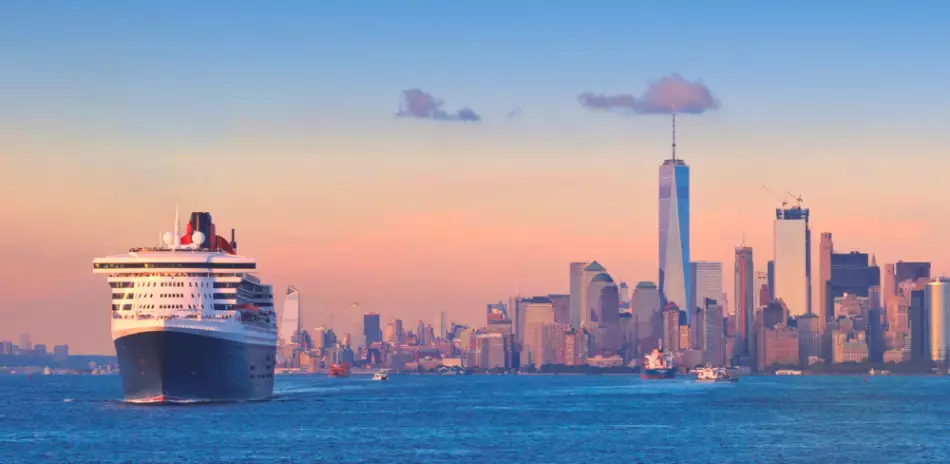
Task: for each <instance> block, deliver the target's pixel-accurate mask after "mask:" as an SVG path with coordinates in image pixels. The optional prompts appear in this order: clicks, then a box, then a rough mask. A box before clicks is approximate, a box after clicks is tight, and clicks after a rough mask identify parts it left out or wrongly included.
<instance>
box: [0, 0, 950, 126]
mask: <svg viewBox="0 0 950 464" xmlns="http://www.w3.org/2000/svg"><path fill="white" fill-rule="evenodd" d="M510 3H516V4H515V5H511V4H509V2H479V3H477V4H470V5H462V4H460V3H457V2H284V3H277V4H275V3H266V4H265V3H257V4H251V3H243V4H239V3H238V2H215V1H208V2H194V3H190V2H179V3H176V2H136V3H135V4H120V3H119V2H61V3H56V4H50V3H44V2H31V1H24V2H15V1H14V2H5V3H4V4H3V5H0V44H2V48H0V58H2V59H3V61H4V62H5V63H6V64H7V66H6V68H7V72H5V73H3V74H2V75H0V89H3V90H5V91H4V92H3V94H4V95H3V96H0V102H2V103H3V106H5V107H6V108H4V109H0V115H2V116H4V117H10V115H11V113H14V114H19V115H28V116H32V117H39V116H38V115H37V114H36V113H37V112H40V111H43V110H44V109H45V110H54V111H55V112H56V113H57V116H56V118H57V119H60V120H62V122H63V123H73V122H74V121H71V120H70V117H76V118H80V115H83V116H82V117H81V118H82V119H87V120H89V121H90V122H94V121H97V120H98V119H99V118H102V121H103V122H104V123H107V124H113V123H121V124H133V125H134V124H142V125H145V126H146V127H149V126H150V125H151V124H150V123H152V122H154V123H166V124H168V123H170V124H175V121H176V120H179V121H181V126H182V127H178V129H179V130H181V131H182V132H183V134H187V133H188V131H187V129H188V128H194V127H195V125H196V124H197V125H198V126H203V125H209V126H214V124H216V123H218V124H225V123H226V122H227V121H228V120H229V118H230V119H233V118H239V117H242V116H243V117H252V116H253V115H256V117H259V118H261V119H268V118H277V119H279V118H283V117H290V118H293V117H299V116H300V115H301V114H303V115H308V116H312V117H314V116H315V117H319V118H321V119H326V120H330V121H337V122H339V121H343V120H345V121H348V122H358V121H360V120H364V121H366V120H373V119H375V118H380V117H386V116H390V115H391V113H392V112H393V111H394V110H395V106H396V104H397V103H398V101H399V92H400V91H401V90H403V89H405V88H413V87H418V88H422V89H424V90H426V91H428V92H431V93H433V94H435V95H436V96H439V97H441V98H443V99H445V100H446V102H447V105H448V106H455V105H459V106H461V105H467V106H471V107H472V108H474V109H475V110H476V111H478V112H480V113H483V114H484V117H485V118H486V119H487V120H489V121H491V120H493V119H503V117H504V115H505V114H507V112H508V111H509V110H510V109H511V108H513V107H515V106H518V107H521V108H522V109H523V111H524V114H525V116H526V117H527V116H528V115H534V117H536V118H540V117H543V116H539V115H544V114H546V113H548V114H550V112H551V111H556V112H557V117H563V118H567V117H570V118H572V119H574V118H576V119H578V120H584V119H585V118H586V116H585V115H584V114H583V113H584V112H583V111H582V110H581V109H580V108H579V107H577V105H576V104H575V103H576V100H575V98H576V95H577V94H578V93H580V92H583V91H595V92H620V91H625V92H631V93H634V94H638V93H639V92H642V90H643V89H644V88H645V86H646V84H647V83H648V82H649V81H650V80H654V79H657V78H659V77H660V76H662V75H666V74H668V73H671V72H679V73H681V74H683V75H684V76H686V77H687V78H690V79H702V80H703V81H704V82H705V83H707V84H708V85H709V86H710V87H711V88H712V90H713V92H714V93H715V94H716V95H717V96H719V97H720V98H721V99H722V100H723V102H724V106H723V110H724V111H728V112H731V113H739V114H744V115H749V116H750V117H759V116H761V115H766V114H767V115H769V116H770V117H771V118H775V119H777V120H778V121H779V122H783V121H785V120H786V119H790V120H794V119H799V118H807V119H813V120H814V119H817V120H824V121H830V120H833V119H836V118H837V117H839V116H838V115H842V114H843V115H846V116H851V117H861V116H862V115H866V114H867V113H868V112H884V113H892V112H900V111H915V112H918V114H921V115H923V116H929V117H940V118H944V119H943V120H944V121H946V119H945V118H946V116H944V115H943V114H942V113H943V111H942V110H943V108H944V105H933V104H932V102H933V101H934V100H942V101H944V102H946V101H948V100H950V93H948V91H947V89H946V86H945V85H944V83H945V82H946V81H947V80H948V78H950V62H948V60H947V59H946V57H947V56H948V53H947V52H948V45H947V44H948V43H950V27H948V26H950V19H948V18H950V14H948V13H950V7H948V6H946V4H944V3H940V2H917V3H914V4H913V7H912V8H906V7H905V8H901V7H900V6H899V5H897V4H894V3H889V2H856V1H852V2H797V4H796V5H794V6H792V5H791V4H786V5H771V4H769V5H766V4H765V3H766V2H728V3H727V4H720V3H713V2H677V3H675V4H670V5H669V6H667V4H663V5H661V4H659V3H647V2H599V3H598V4H597V5H598V6H596V7H593V6H580V4H579V3H578V2H540V1H534V2H510ZM133 109H134V110H136V111H134V114H133V115H132V117H131V118H130V117H129V112H130V111H129V110H133ZM833 112H836V113H835V114H836V116H834V117H832V116H830V115H831V113H833ZM565 113H566V114H565ZM46 116H47V117H48V116H49V112H48V111H47V112H46ZM21 117H22V116H21ZM586 120H587V121H590V119H589V118H586ZM185 126H187V127H185ZM210 128H213V127H210Z"/></svg>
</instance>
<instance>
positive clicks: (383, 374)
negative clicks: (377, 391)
mask: <svg viewBox="0 0 950 464" xmlns="http://www.w3.org/2000/svg"><path fill="white" fill-rule="evenodd" d="M373 380H389V371H386V370H381V371H379V372H377V373H375V374H373Z"/></svg>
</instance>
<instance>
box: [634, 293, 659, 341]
mask: <svg viewBox="0 0 950 464" xmlns="http://www.w3.org/2000/svg"><path fill="white" fill-rule="evenodd" d="M630 309H631V312H632V313H633V318H634V338H635V343H636V344H637V347H638V352H644V351H646V352H649V350H652V349H653V348H656V343H657V340H658V339H660V338H662V337H663V315H662V314H661V310H662V309H663V304H662V299H661V298H660V291H659V289H657V287H656V284H654V283H653V282H640V283H638V284H637V286H636V287H634V289H633V297H631V299H630Z"/></svg>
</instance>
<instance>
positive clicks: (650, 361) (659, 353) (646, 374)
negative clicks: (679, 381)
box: [640, 344, 676, 380]
mask: <svg viewBox="0 0 950 464" xmlns="http://www.w3.org/2000/svg"><path fill="white" fill-rule="evenodd" d="M675 377H676V367H675V366H673V355H672V354H670V353H667V352H664V351H663V345H662V344H660V345H659V347H658V348H655V349H654V350H653V352H652V353H650V354H648V355H646V356H644V357H643V368H642V369H641V370H640V378H641V379H643V380H656V379H672V378H675Z"/></svg>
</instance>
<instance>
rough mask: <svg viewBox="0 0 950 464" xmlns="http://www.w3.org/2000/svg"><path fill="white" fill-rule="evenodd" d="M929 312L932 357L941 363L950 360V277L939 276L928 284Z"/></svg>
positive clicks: (927, 301) (944, 363)
mask: <svg viewBox="0 0 950 464" xmlns="http://www.w3.org/2000/svg"><path fill="white" fill-rule="evenodd" d="M926 303H927V309H926V311H927V314H928V315H929V316H930V327H929V329H930V330H929V332H930V359H931V360H932V361H934V362H938V363H940V364H941V365H944V366H945V365H946V363H947V361H948V360H950V359H948V357H947V353H948V351H950V338H948V335H950V279H947V278H943V277H941V278H938V279H934V280H932V281H931V282H930V283H929V284H927V298H926Z"/></svg>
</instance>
